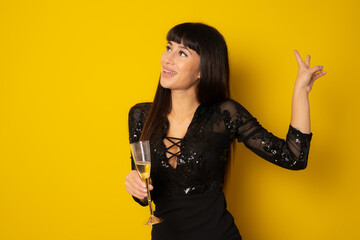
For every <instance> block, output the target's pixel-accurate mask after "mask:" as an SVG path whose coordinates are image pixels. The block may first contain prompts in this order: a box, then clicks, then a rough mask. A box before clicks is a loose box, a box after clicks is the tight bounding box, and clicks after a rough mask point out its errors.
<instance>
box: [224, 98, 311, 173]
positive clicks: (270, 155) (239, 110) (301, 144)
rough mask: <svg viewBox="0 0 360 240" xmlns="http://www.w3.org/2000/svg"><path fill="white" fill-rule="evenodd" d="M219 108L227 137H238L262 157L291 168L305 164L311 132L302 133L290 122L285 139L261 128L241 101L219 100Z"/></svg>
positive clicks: (301, 167) (297, 167)
mask: <svg viewBox="0 0 360 240" xmlns="http://www.w3.org/2000/svg"><path fill="white" fill-rule="evenodd" d="M220 111H221V114H222V117H223V120H224V123H225V130H226V132H227V134H228V135H229V137H230V139H234V138H237V140H238V141H239V142H243V143H244V144H245V146H246V147H247V148H249V149H250V150H251V151H253V152H254V153H255V154H257V155H258V156H260V157H262V158H263V159H265V160H267V161H269V162H271V163H273V164H275V165H278V166H280V167H284V168H287V169H291V170H300V169H304V168H306V166H307V160H308V154H309V150H310V141H311V137H312V134H311V133H310V134H305V133H302V132H301V131H299V130H298V129H296V128H294V127H293V126H291V125H290V126H289V130H288V133H287V136H286V140H284V139H281V138H278V137H276V136H274V135H273V134H272V133H271V132H268V131H267V130H266V129H265V128H263V127H262V126H261V125H260V124H259V123H258V121H257V120H256V118H254V117H253V116H252V115H251V114H250V113H249V112H248V111H247V110H246V109H245V108H244V107H243V106H242V105H240V104H239V103H237V102H235V101H232V100H229V101H226V102H224V103H222V104H221V106H220Z"/></svg>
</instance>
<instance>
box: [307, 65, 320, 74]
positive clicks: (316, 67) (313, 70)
mask: <svg viewBox="0 0 360 240" xmlns="http://www.w3.org/2000/svg"><path fill="white" fill-rule="evenodd" d="M322 69H323V66H320V65H319V66H315V67H312V68H310V69H309V72H310V73H311V74H314V73H316V72H318V71H321V70H322Z"/></svg>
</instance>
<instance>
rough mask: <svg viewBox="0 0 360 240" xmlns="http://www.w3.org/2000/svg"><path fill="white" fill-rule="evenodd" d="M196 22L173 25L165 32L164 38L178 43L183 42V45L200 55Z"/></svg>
mask: <svg viewBox="0 0 360 240" xmlns="http://www.w3.org/2000/svg"><path fill="white" fill-rule="evenodd" d="M199 30H200V29H198V27H197V25H196V24H191V23H184V24H180V25H177V26H175V27H173V28H172V29H171V30H170V31H169V32H168V34H167V36H166V40H167V41H169V42H170V41H173V42H176V43H178V44H183V45H184V46H185V47H188V48H190V49H192V50H194V51H195V52H197V54H199V55H200V48H199V41H201V40H200V38H199V33H200V31H199Z"/></svg>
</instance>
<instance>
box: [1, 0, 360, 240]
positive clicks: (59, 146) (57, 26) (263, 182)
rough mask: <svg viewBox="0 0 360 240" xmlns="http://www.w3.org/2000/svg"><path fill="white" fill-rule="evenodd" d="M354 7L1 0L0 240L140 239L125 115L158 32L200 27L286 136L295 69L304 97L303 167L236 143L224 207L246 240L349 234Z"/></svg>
mask: <svg viewBox="0 0 360 240" xmlns="http://www.w3.org/2000/svg"><path fill="white" fill-rule="evenodd" d="M359 11H360V4H359V1H356V0H343V1H340V2H339V1H325V0H315V1H314V0H311V1H310V0H306V1H285V0H284V1H280V0H275V1H268V0H258V1H254V2H252V1H205V0H204V1H193V0H192V1H189V0H184V1H155V2H152V1H126V2H123V1H115V0H112V1H85V0H83V1H69V0H66V1H50V0H49V1H39V0H36V1H35V0H34V1H12V0H7V1H5V0H2V1H0V239H1V240H15V239H16V240H18V239H24V240H32V239H34V240H35V239H36V240H42V239H50V240H58V239H61V240H65V239H66V240H72V239H77V240H78V239H86V240H91V239H97V240H98V239H107V240H114V239H139V240H140V239H141V240H142V239H150V229H151V228H150V227H148V226H144V225H143V223H144V222H145V220H146V218H147V216H148V214H149V213H148V208H142V207H141V206H140V205H137V204H136V203H135V202H134V201H133V200H132V199H131V197H130V196H129V195H128V194H127V192H126V190H125V187H124V179H125V175H126V174H127V173H128V172H129V169H130V160H129V146H128V132H127V114H128V110H129V108H130V107H131V106H132V105H134V104H135V103H137V102H144V101H151V100H152V98H153V95H154V92H155V87H156V85H157V80H158V77H159V70H160V64H159V60H160V55H161V53H162V51H163V50H164V49H165V44H166V42H165V35H166V33H167V31H168V30H169V29H170V28H171V27H172V26H174V25H175V24H178V23H181V22H184V21H200V22H204V23H207V24H210V25H212V26H214V27H216V28H217V29H218V30H219V31H220V32H221V33H222V34H223V35H224V37H225V39H226V40H227V43H228V47H229V52H230V63H231V81H232V82H231V91H232V96H233V98H234V99H236V100H238V101H239V102H240V103H242V104H243V105H244V106H245V107H246V108H247V109H248V110H249V111H250V112H251V113H252V114H253V115H254V116H255V117H257V118H258V120H259V121H260V123H261V124H262V125H263V126H264V127H266V128H267V129H268V130H269V131H271V132H273V133H274V134H276V135H277V136H279V137H285V134H286V132H287V129H288V125H289V123H290V113H291V95H292V88H293V84H294V80H295V77H296V71H297V65H296V61H295V57H294V54H293V50H294V49H295V48H296V49H298V50H299V52H300V54H301V55H302V57H305V56H306V54H311V55H312V61H311V64H312V65H316V64H322V65H324V69H325V70H327V71H328V74H327V75H326V76H324V77H323V78H321V79H319V80H318V81H317V82H316V83H315V85H314V88H313V91H312V92H311V94H310V101H311V116H312V131H313V133H314V136H313V140H312V143H311V144H312V146H311V151H310V161H309V165H308V168H307V169H306V170H305V171H298V172H294V171H288V170H284V169H282V168H279V167H276V166H275V165H272V164H269V163H268V162H266V161H265V160H262V159H260V158H259V157H257V156H255V154H253V153H252V152H250V151H249V150H247V149H246V148H245V147H244V146H243V145H242V144H237V147H236V152H235V161H234V163H233V171H232V173H231V177H230V183H229V188H228V191H227V198H228V208H229V210H230V212H231V213H232V214H233V215H234V218H235V221H236V224H237V226H238V227H239V230H240V232H241V234H242V235H243V237H244V239H245V240H261V239H274V240H279V239H280V240H281V239H284V240H300V239H301V240H303V239H328V240H329V239H359V238H360V233H359V227H358V226H359V221H358V219H359V214H360V211H359V206H358V205H359V200H360V196H359V183H360V177H359V168H360V161H359V157H358V154H357V153H358V151H359V146H358V145H357V143H358V142H357V141H358V137H359V133H360V132H359V124H358V121H357V120H358V118H359V112H358V110H359V103H360V101H359V93H358V91H359V79H360V78H359V75H360V74H359V55H360V51H359V50H360V48H359V43H360V33H359V29H360V28H359V27H360V26H359V25H360V17H359V14H358V13H359Z"/></svg>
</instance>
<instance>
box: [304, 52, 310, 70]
mask: <svg viewBox="0 0 360 240" xmlns="http://www.w3.org/2000/svg"><path fill="white" fill-rule="evenodd" d="M310 58H311V56H310V55H307V56H306V58H305V65H306V66H307V67H310Z"/></svg>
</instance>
